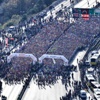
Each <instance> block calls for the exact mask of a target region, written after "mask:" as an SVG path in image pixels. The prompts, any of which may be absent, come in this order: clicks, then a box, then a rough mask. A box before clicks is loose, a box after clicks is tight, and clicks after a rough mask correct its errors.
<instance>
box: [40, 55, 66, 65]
mask: <svg viewBox="0 0 100 100" xmlns="http://www.w3.org/2000/svg"><path fill="white" fill-rule="evenodd" d="M45 58H51V59H52V60H54V59H62V60H63V61H64V65H65V66H67V65H68V60H67V59H66V58H65V57H64V56H63V55H50V54H43V55H42V56H41V57H40V58H39V63H40V64H41V63H42V62H43V60H44V59H45Z"/></svg>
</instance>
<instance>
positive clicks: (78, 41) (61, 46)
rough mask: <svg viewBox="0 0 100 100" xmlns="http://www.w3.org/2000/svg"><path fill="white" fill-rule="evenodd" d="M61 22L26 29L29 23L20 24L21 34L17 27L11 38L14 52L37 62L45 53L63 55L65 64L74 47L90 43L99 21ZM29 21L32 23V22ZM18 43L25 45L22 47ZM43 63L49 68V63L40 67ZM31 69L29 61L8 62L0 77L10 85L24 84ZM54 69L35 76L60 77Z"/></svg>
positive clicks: (93, 19) (55, 20)
mask: <svg viewBox="0 0 100 100" xmlns="http://www.w3.org/2000/svg"><path fill="white" fill-rule="evenodd" d="M64 20H65V19H64ZM64 20H61V21H58V20H57V19H53V20H49V21H47V22H46V21H43V22H38V23H37V22H34V26H32V27H29V24H30V23H32V22H29V23H26V24H24V26H25V28H26V29H25V31H23V29H22V27H19V28H18V29H17V30H16V31H15V33H18V34H16V35H14V36H13V37H15V38H16V39H15V40H16V41H13V42H12V44H14V45H16V44H17V43H18V42H20V49H18V50H16V51H15V52H17V53H32V54H33V55H34V56H36V57H37V58H39V57H40V56H42V55H43V54H45V53H49V54H58V55H64V56H65V57H66V58H67V59H68V60H69V59H70V58H71V56H72V54H73V52H74V50H75V49H76V48H77V47H81V46H88V45H89V43H90V40H91V39H93V38H94V36H95V35H97V34H98V33H99V32H100V24H99V23H100V18H99V17H93V18H90V19H89V20H88V21H85V20H83V19H82V18H79V19H78V20H76V21H75V23H72V24H70V23H69V22H68V21H66V22H64ZM30 21H36V20H33V19H32V20H30ZM23 32H24V33H23ZM1 33H2V32H1ZM19 33H20V34H19ZM4 38H5V37H4ZM22 40H25V41H27V43H26V44H24V45H23V46H22V42H21V41H22ZM45 62H46V65H48V63H49V65H50V62H49V60H46V61H44V65H45ZM51 66H52V65H51ZM32 67H33V66H32V60H31V59H28V58H18V57H17V58H14V59H12V61H11V63H10V64H6V67H1V69H3V72H1V74H2V75H0V76H2V77H3V78H4V80H6V81H7V82H10V83H13V82H15V81H17V82H18V81H24V79H25V78H27V77H28V76H30V73H31V71H32ZM35 67H36V66H35ZM56 68H57V67H54V68H53V67H48V66H46V67H43V69H41V70H39V72H38V73H41V74H43V76H42V78H43V77H44V78H45V77H47V79H48V77H53V78H54V79H55V78H56V76H58V74H59V75H61V76H62V74H61V73H62V72H61V73H60V72H59V70H58V69H59V67H58V69H56ZM64 72H65V71H64ZM64 72H63V73H64ZM50 74H53V76H50ZM40 76H41V75H40ZM38 77H39V76H38ZM39 79H41V78H39ZM45 79H46V78H45Z"/></svg>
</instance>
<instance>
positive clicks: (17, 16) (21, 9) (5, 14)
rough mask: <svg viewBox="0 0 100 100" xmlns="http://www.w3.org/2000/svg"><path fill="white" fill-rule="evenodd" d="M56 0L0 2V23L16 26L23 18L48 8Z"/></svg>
mask: <svg viewBox="0 0 100 100" xmlns="http://www.w3.org/2000/svg"><path fill="white" fill-rule="evenodd" d="M54 1H56V0H0V23H1V26H2V25H4V27H5V26H6V25H7V24H17V23H18V22H19V21H20V20H21V19H22V18H23V17H24V18H27V17H28V16H30V15H32V14H36V13H38V12H40V11H41V10H43V9H45V8H46V7H48V6H49V5H50V4H51V3H52V2H54Z"/></svg>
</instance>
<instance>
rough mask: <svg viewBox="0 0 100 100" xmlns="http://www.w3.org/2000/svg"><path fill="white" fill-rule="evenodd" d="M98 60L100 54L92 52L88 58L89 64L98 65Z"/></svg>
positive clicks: (99, 59) (99, 60)
mask: <svg viewBox="0 0 100 100" xmlns="http://www.w3.org/2000/svg"><path fill="white" fill-rule="evenodd" d="M99 62H100V54H94V55H93V56H92V57H91V58H90V65H91V66H96V65H98V63H99Z"/></svg>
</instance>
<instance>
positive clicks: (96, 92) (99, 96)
mask: <svg viewBox="0 0 100 100" xmlns="http://www.w3.org/2000/svg"><path fill="white" fill-rule="evenodd" d="M94 98H95V99H96V100H100V89H94Z"/></svg>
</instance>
